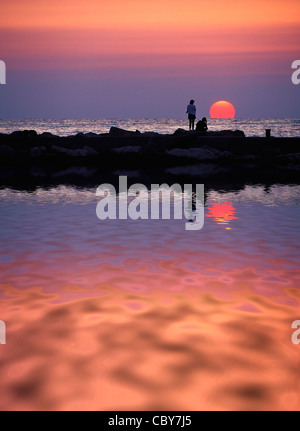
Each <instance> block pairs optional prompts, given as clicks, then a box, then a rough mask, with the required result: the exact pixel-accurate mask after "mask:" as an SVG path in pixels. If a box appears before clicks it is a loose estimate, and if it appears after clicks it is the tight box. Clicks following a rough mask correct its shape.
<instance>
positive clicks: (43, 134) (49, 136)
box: [40, 132, 56, 138]
mask: <svg viewBox="0 0 300 431" xmlns="http://www.w3.org/2000/svg"><path fill="white" fill-rule="evenodd" d="M40 136H43V137H44V138H56V136H55V135H53V134H52V133H50V132H43V133H42V134H41V135H40Z"/></svg>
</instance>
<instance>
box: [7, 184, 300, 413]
mask: <svg viewBox="0 0 300 431" xmlns="http://www.w3.org/2000/svg"><path fill="white" fill-rule="evenodd" d="M95 191H96V190H95V189H94V188H93V189H78V188H75V187H69V186H68V187H67V186H60V187H57V188H51V189H47V190H46V189H42V188H39V189H37V190H36V191H34V192H31V193H29V192H26V191H21V192H20V191H18V192H17V191H13V190H10V189H2V190H0V202H1V212H0V217H1V224H0V226H1V234H0V240H1V253H0V268H1V283H0V319H1V320H3V321H5V323H6V327H7V344H6V345H0V363H1V383H0V388H1V390H0V408H1V409H2V410H20V409H21V410H39V409H46V410H70V409H71V410H82V409H84V410H232V409H241V410H265V409H267V410H295V409H296V410H298V409H299V408H300V395H299V394H300V387H299V385H300V379H299V377H300V370H299V355H300V350H299V349H300V345H296V344H293V343H292V341H291V336H292V333H293V331H294V330H293V329H292V328H291V325H292V322H293V321H294V320H296V319H300V307H299V301H300V293H299V292H300V291H299V219H300V218H299V216H300V211H299V203H300V186H297V185H285V186H283V185H279V184H278V185H273V186H270V187H265V186H262V185H261V186H260V185H257V186H245V187H244V188H243V189H241V190H239V191H232V192H228V191H227V192H225V191H222V190H208V191H207V193H206V201H205V222H204V227H203V229H201V230H198V231H186V230H185V229H184V221H185V220H136V221H134V220H130V219H128V220H105V221H101V220H99V219H98V218H97V217H96V205H97V203H98V201H99V198H97V197H96V194H95Z"/></svg>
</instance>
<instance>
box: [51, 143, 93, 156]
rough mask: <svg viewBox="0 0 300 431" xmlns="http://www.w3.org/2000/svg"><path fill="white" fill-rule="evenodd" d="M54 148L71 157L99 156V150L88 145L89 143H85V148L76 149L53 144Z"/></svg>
mask: <svg viewBox="0 0 300 431" xmlns="http://www.w3.org/2000/svg"><path fill="white" fill-rule="evenodd" d="M52 149H53V150H54V151H56V152H57V153H63V154H66V155H67V156H70V157H86V156H98V152H97V151H96V150H95V149H94V148H91V147H88V146H87V145H85V146H84V147H83V148H77V149H76V150H70V149H69V148H65V147H59V146H58V145H53V146H52Z"/></svg>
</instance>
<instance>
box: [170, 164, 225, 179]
mask: <svg viewBox="0 0 300 431" xmlns="http://www.w3.org/2000/svg"><path fill="white" fill-rule="evenodd" d="M229 170H230V168H229V167H224V166H219V165H214V164H211V163H205V164H204V163H200V164H196V165H185V166H174V167H172V168H168V169H166V170H165V173H166V174H169V175H174V176H177V175H185V176H192V177H196V176H201V177H210V176H213V175H218V174H220V173H224V172H228V171H229Z"/></svg>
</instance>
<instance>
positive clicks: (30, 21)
mask: <svg viewBox="0 0 300 431" xmlns="http://www.w3.org/2000/svg"><path fill="white" fill-rule="evenodd" d="M296 59H300V2H299V0H272V1H271V0H251V1H249V0H243V1H240V0H228V1H224V0H210V1H202V0H198V1H197V0H195V1H194V2H187V1H186V0H172V1H170V0H114V1H113V2H108V1H107V0H26V1H24V0H10V1H7V2H5V3H3V4H1V16H0V60H3V61H4V62H5V65H6V84H1V85H0V118H3V119H6V118H7V119H9V118H160V117H163V118H181V117H185V116H186V105H187V104H188V102H189V100H190V99H194V100H195V104H196V106H197V112H198V113H199V116H207V117H208V116H209V108H210V106H211V105H212V104H213V103H215V102H216V101H218V100H227V101H229V102H230V103H232V104H233V105H234V107H235V111H236V118H247V117H251V118H269V117H275V118H285V117H299V113H300V85H295V84H293V83H292V80H291V76H292V73H293V69H292V68H291V65H292V62H293V61H294V60H296Z"/></svg>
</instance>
